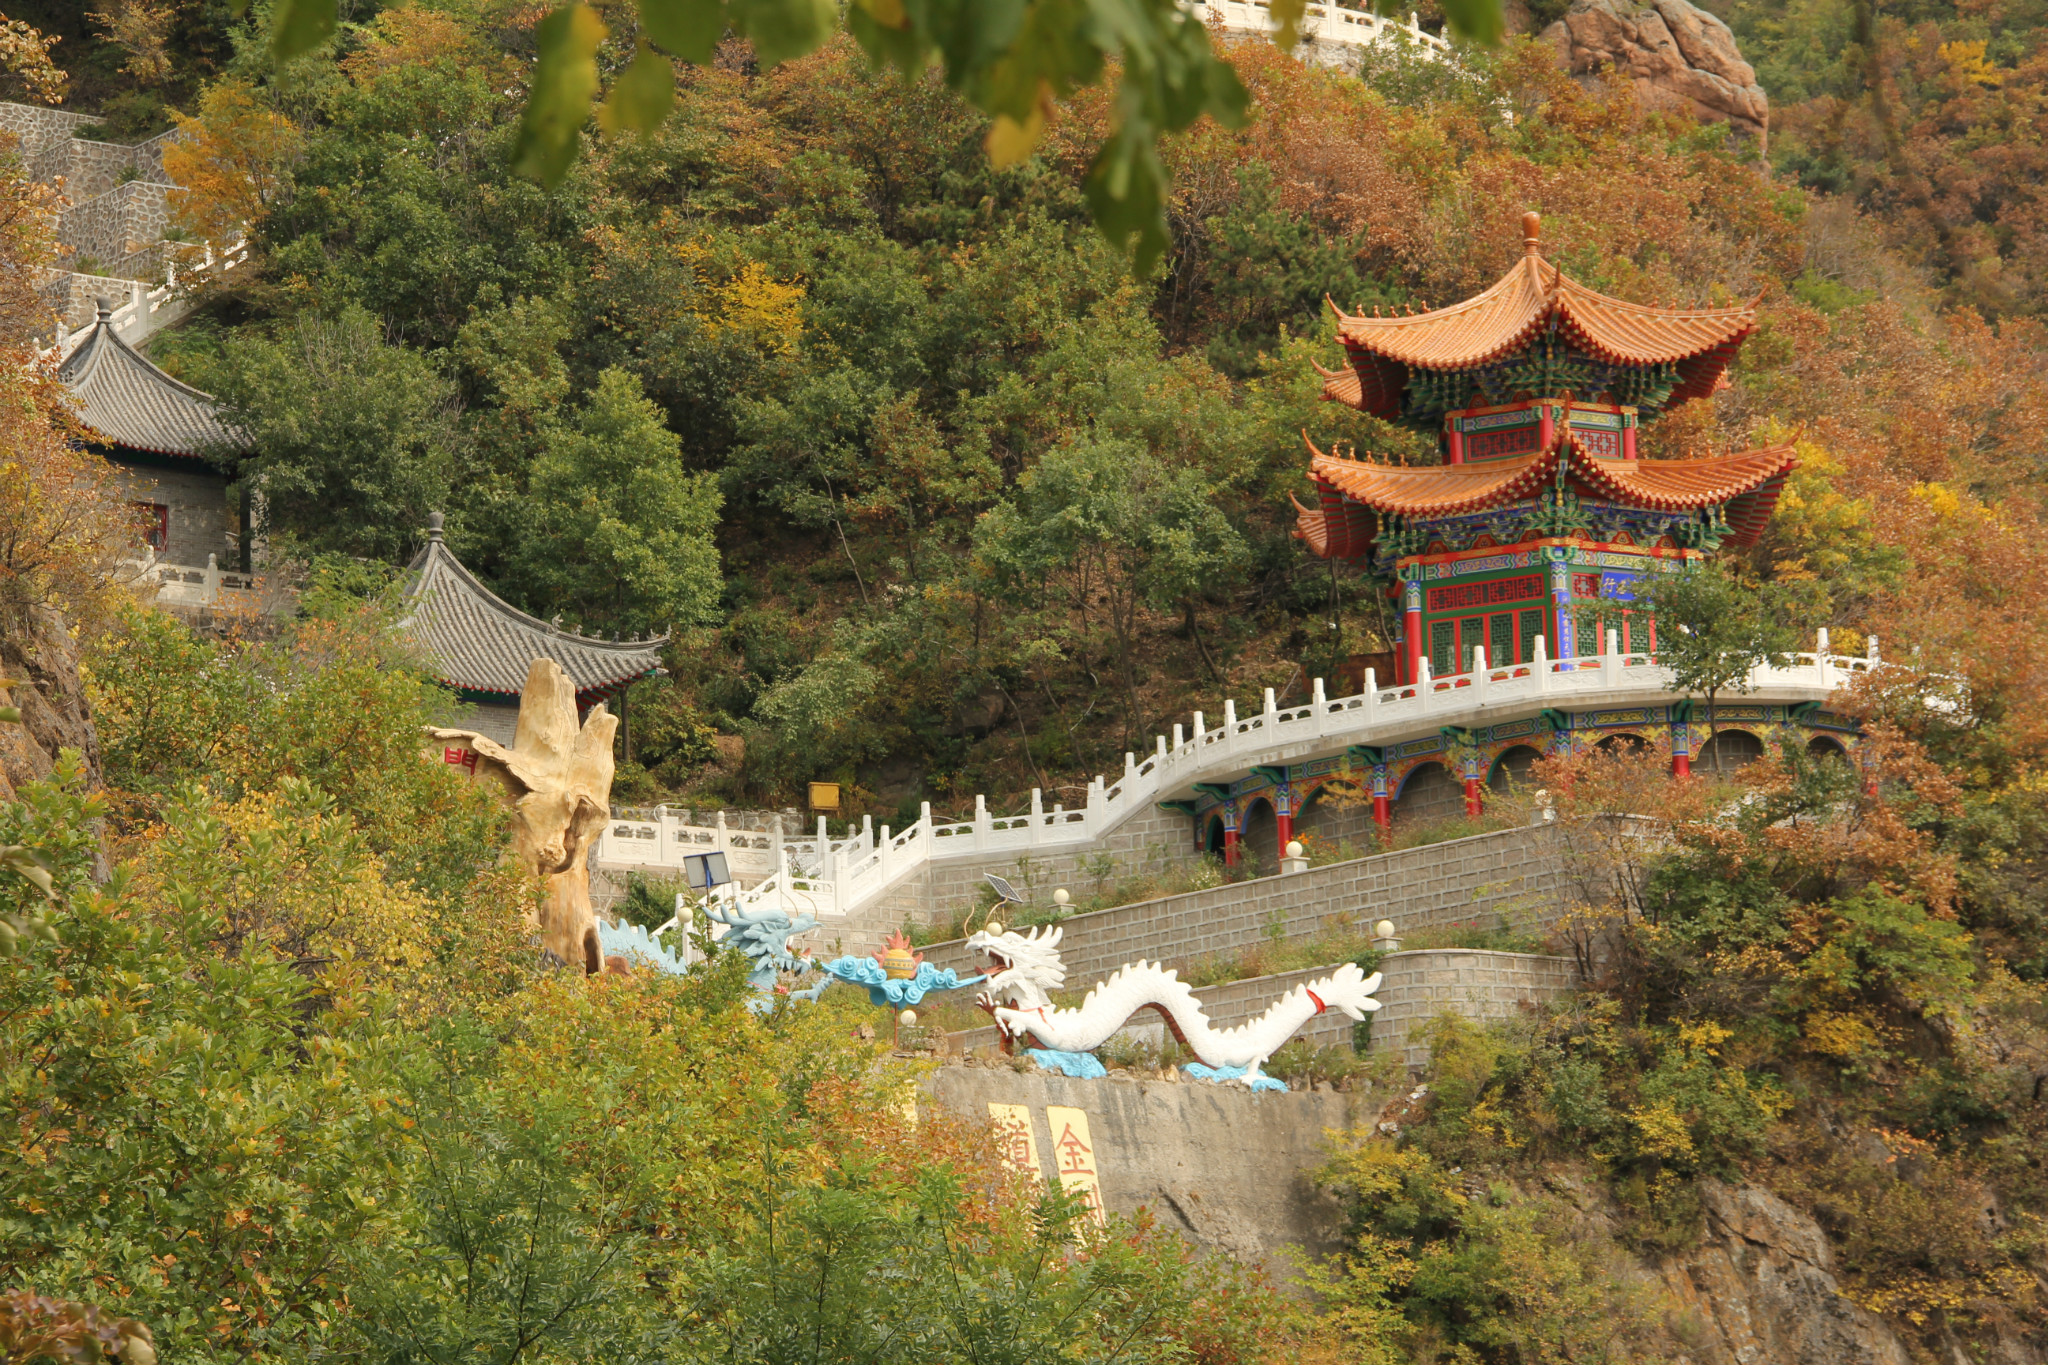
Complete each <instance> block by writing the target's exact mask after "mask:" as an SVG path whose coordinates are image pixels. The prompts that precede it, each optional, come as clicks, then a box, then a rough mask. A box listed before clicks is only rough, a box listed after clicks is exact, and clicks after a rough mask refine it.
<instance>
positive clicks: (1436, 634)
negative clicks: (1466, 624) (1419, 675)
mask: <svg viewBox="0 0 2048 1365" xmlns="http://www.w3.org/2000/svg"><path fill="white" fill-rule="evenodd" d="M1457 639H1458V623H1457V622H1455V621H1432V622H1430V623H1429V671H1430V674H1431V675H1432V676H1434V677H1442V676H1443V675H1444V674H1446V673H1455V672H1456V671H1457V670H1456V669H1455V668H1453V667H1452V666H1451V661H1452V657H1453V656H1454V654H1455V653H1456V650H1457Z"/></svg>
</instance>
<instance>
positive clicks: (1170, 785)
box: [595, 631, 1879, 919]
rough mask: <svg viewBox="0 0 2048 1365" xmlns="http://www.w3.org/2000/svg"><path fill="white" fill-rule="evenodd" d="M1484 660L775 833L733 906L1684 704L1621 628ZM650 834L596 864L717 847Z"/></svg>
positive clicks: (811, 906)
mask: <svg viewBox="0 0 2048 1365" xmlns="http://www.w3.org/2000/svg"><path fill="white" fill-rule="evenodd" d="M1476 663H1477V666H1476V667H1474V668H1473V669H1472V670H1471V671H1470V672H1466V673H1459V674H1455V675H1449V676H1445V677H1442V678H1432V677H1430V676H1429V673H1428V667H1427V661H1425V663H1424V668H1423V677H1422V680H1421V681H1420V682H1418V683H1412V684H1404V685H1402V686H1398V687H1380V686H1379V685H1378V684H1377V680H1376V679H1375V677H1374V675H1373V674H1372V673H1371V672H1370V671H1368V672H1367V674H1366V687H1365V690H1364V691H1362V692H1360V693H1358V694H1357V695H1356V696H1350V697H1334V698H1333V697H1327V696H1325V695H1324V691H1323V681H1322V679H1320V678H1318V679H1316V681H1315V683H1314V686H1313V690H1312V695H1311V697H1310V699H1309V701H1308V702H1306V703H1305V704H1302V705H1299V706H1291V707H1286V708H1282V707H1280V706H1278V705H1277V704H1276V703H1275V700H1274V696H1273V691H1272V689H1271V688H1268V689H1266V694H1265V705H1264V707H1263V708H1262V709H1261V710H1259V711H1256V712H1252V713H1250V714H1248V715H1242V716H1241V715H1239V714H1238V711H1237V706H1236V703H1235V702H1231V701H1226V702H1224V703H1223V723H1222V724H1221V725H1218V726H1213V727H1212V726H1209V725H1207V724H1206V723H1205V722H1206V717H1205V716H1204V714H1203V713H1202V712H1199V711H1198V712H1196V713H1195V717H1194V725H1193V726H1192V728H1191V729H1190V730H1189V731H1187V732H1183V730H1182V727H1180V726H1178V725H1176V726H1174V727H1173V734H1172V736H1171V737H1170V738H1169V737H1168V736H1165V735H1160V736H1158V737H1157V738H1156V740H1155V744H1154V748H1153V752H1151V753H1150V754H1147V755H1145V756H1144V757H1143V758H1142V759H1141V758H1139V756H1138V755H1137V754H1135V753H1126V754H1125V755H1124V768H1123V772H1122V773H1120V774H1118V775H1117V776H1116V777H1114V778H1109V777H1097V778H1095V779H1094V780H1093V781H1092V782H1090V783H1089V785H1088V795H1087V800H1086V803H1085V804H1084V805H1083V806H1081V807H1080V808H1078V809H1074V810H1069V809H1067V808H1065V807H1064V806H1062V805H1054V806H1053V807H1052V808H1051V809H1050V810H1048V809H1046V808H1045V806H1044V803H1043V800H1042V798H1041V795H1040V793H1039V792H1038V791H1037V790H1036V789H1034V790H1033V791H1032V793H1031V808H1030V810H1029V811H1028V812H1025V813H1022V814H1017V815H1002V816H999V815H994V814H991V813H990V811H989V809H988V801H987V798H986V797H982V796H977V797H975V798H974V817H973V818H972V819H971V820H958V821H950V822H945V823H941V822H939V821H936V820H934V819H933V817H932V810H931V804H930V803H929V802H926V803H925V805H924V810H923V814H922V816H921V817H920V818H919V819H918V820H917V821H915V822H914V823H913V824H911V825H910V826H909V827H907V828H905V829H902V830H892V829H891V828H890V827H889V826H888V825H883V826H881V827H880V828H879V829H876V828H875V827H874V826H873V824H872V823H871V822H870V823H864V824H863V826H862V828H861V829H860V830H859V831H858V832H857V833H855V834H853V835H852V836H851V837H849V838H846V839H828V838H825V837H824V827H823V822H822V821H820V823H819V828H818V830H817V833H816V836H815V837H809V838H805V837H788V838H783V837H781V836H777V842H780V843H781V844H782V849H781V851H780V852H779V853H775V854H773V855H772V861H771V863H770V866H771V868H773V870H772V871H769V872H768V873H767V874H766V875H765V876H762V877H761V878H760V879H759V880H758V881H755V882H754V883H753V884H752V885H751V886H748V887H746V888H745V889H744V890H742V891H741V892H740V893H739V894H738V900H739V901H740V903H741V904H742V905H744V906H748V907H751V908H761V909H765V908H771V907H772V908H781V909H786V910H789V911H791V912H802V913H808V914H815V915H818V916H820V917H821V918H827V919H837V918H843V917H844V916H847V915H850V914H854V913H856V912H858V911H859V910H861V909H863V908H865V907H866V906H868V905H870V904H872V903H874V902H875V901H876V900H878V899H879V898H880V897H881V896H882V895H883V893H884V892H886V891H887V890H888V889H889V888H890V887H891V886H893V885H894V884H895V883H897V882H899V881H901V880H902V879H903V878H904V877H905V876H907V875H909V874H910V873H912V872H914V871H917V870H918V869H920V868H922V867H924V866H925V865H926V864H928V863H930V862H933V861H947V860H954V859H969V858H987V857H990V856H991V855H993V856H994V857H996V858H1014V857H1018V856H1026V855H1031V854H1034V853H1039V852H1052V851H1067V850H1073V849H1076V848H1086V847H1087V846H1089V845H1091V844H1093V843H1094V842H1096V841H1097V840H1099V839H1101V838H1102V837H1103V836H1104V835H1106V834H1108V833H1109V832H1110V831H1111V830H1112V829H1114V828H1116V827H1117V826H1118V825H1120V824H1122V823H1123V822H1124V821H1125V820H1128V819H1130V818H1131V817H1132V816H1134V815H1137V814H1140V813H1142V812H1145V811H1149V810H1151V809H1152V808H1153V807H1154V805H1155V804H1156V803H1157V802H1160V801H1167V800H1175V799H1179V798H1184V797H1187V796H1189V795H1192V794H1193V792H1194V790H1195V784H1196V783H1197V782H1207V781H1216V780H1218V779H1225V778H1229V777H1234V776H1239V775H1242V774H1243V773H1244V772H1245V771H1246V770H1248V769H1250V768H1252V767H1254V766H1256V765H1260V764H1270V763H1288V762H1298V761H1302V760H1305V759H1310V758H1314V757H1318V756H1321V755H1325V754H1331V753H1337V752H1341V751H1342V750H1344V749H1345V748H1348V747H1349V746H1351V745H1354V744H1364V745H1382V744H1389V743H1396V742H1399V741H1401V740H1406V739H1415V738H1420V737H1422V736H1424V735H1430V734H1434V733H1436V732H1437V731H1438V729H1440V728H1441V727H1443V726H1446V725H1458V726H1465V727H1477V726H1481V725H1490V724H1494V723H1497V722H1501V721H1506V720H1511V719H1515V718H1517V717H1520V716H1526V715H1530V714H1532V713H1534V712H1536V711H1540V710H1543V709H1545V708H1548V707H1552V706H1559V705H1564V706H1569V705H1572V704H1574V703H1577V704H1587V703H1597V704H1600V705H1603V706H1647V705H1658V704H1665V703H1669V702H1671V701H1675V700H1679V699H1681V698H1682V697H1683V696H1685V695H1686V694H1684V693H1681V692H1679V691H1677V690H1675V688H1674V687H1673V684H1672V680H1671V674H1670V671H1669V670H1668V669H1666V668H1664V667H1663V666H1662V665H1660V664H1658V663H1657V662H1656V660H1655V658H1654V657H1653V656H1652V655H1649V654H1643V653H1623V652H1622V651H1621V649H1620V647H1619V640H1618V638H1617V634H1616V632H1613V631H1609V632H1608V639H1607V652H1605V653H1602V654H1596V655H1586V656H1582V657H1579V658H1573V659H1546V658H1544V656H1543V640H1542V638H1541V637H1538V639H1537V642H1536V658H1535V659H1534V660H1533V661H1532V662H1530V663H1527V664H1514V665H1508V666H1504V667H1500V668H1491V667H1488V666H1486V663H1485V654H1484V653H1483V651H1482V652H1480V653H1479V654H1478V655H1477V656H1476ZM1878 666H1879V661H1878V658H1877V654H1876V651H1875V646H1874V645H1873V647H1872V652H1871V653H1870V654H1869V655H1868V656H1862V657H1859V656H1852V655H1840V654H1830V653H1828V652H1827V638H1826V634H1825V632H1823V633H1822V636H1821V640H1820V648H1819V649H1818V650H1816V651H1814V652H1811V653H1801V654H1795V655H1793V656H1791V658H1790V660H1789V661H1788V663H1787V665H1786V666H1785V667H1782V668H1778V667H1771V666H1762V667H1758V668H1756V669H1753V670H1752V671H1751V673H1750V675H1749V677H1748V679H1747V680H1746V684H1745V685H1744V686H1743V687H1742V688H1741V689H1739V690H1740V691H1742V692H1743V693H1744V694H1745V695H1747V696H1749V697H1754V698H1758V699H1761V700H1765V701H1774V702H1803V701H1825V700H1826V699H1827V698H1828V697H1829V696H1831V695H1832V694H1833V693H1834V692H1835V691H1836V690H1837V689H1839V688H1841V687H1843V686H1845V685H1847V684H1848V682H1849V681H1850V680H1851V679H1852V678H1854V677H1855V676H1856V675H1857V674H1859V673H1865V672H1868V671H1870V670H1872V669H1875V668H1877V667H1878ZM651 825H652V822H646V821H629V820H614V821H612V822H611V823H610V824H609V825H608V826H607V827H606V830H605V833H604V834H603V836H602V837H601V838H600V840H599V843H598V847H597V850H596V857H595V861H596V862H599V863H602V864H606V865H610V866H617V865H622V864H632V865H639V866H650V865H652V866H666V865H667V864H666V863H665V862H663V861H662V860H661V858H660V855H661V854H662V853H663V852H664V851H666V850H671V849H673V850H677V856H676V861H677V864H678V865H679V864H680V857H681V852H682V851H683V850H690V851H696V850H699V849H701V848H702V847H703V846H704V843H706V842H709V840H702V841H700V840H699V839H698V838H697V835H696V832H695V831H694V830H679V831H664V830H659V829H656V828H652V827H651ZM792 834H794V832H793V831H792ZM650 854H652V855H654V856H652V857H650V856H649V855H650Z"/></svg>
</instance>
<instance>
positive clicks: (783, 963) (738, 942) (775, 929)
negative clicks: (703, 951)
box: [705, 907, 818, 986]
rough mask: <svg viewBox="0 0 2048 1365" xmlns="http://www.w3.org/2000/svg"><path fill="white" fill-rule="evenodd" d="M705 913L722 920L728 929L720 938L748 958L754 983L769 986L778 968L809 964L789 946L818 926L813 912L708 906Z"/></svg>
mask: <svg viewBox="0 0 2048 1365" xmlns="http://www.w3.org/2000/svg"><path fill="white" fill-rule="evenodd" d="M705 915H706V916H707V917H708V918H709V919H711V920H712V921H713V922H715V923H718V924H723V925H725V926H726V927H727V930H728V932H727V933H726V935H725V937H724V939H723V940H722V941H723V942H724V943H725V944H726V945H727V946H729V947H731V948H734V949H737V950H738V951H739V952H740V953H742V954H744V955H745V956H746V957H748V958H749V959H751V960H752V961H753V964H754V969H753V971H752V972H750V973H749V974H748V979H749V980H751V981H753V982H754V983H755V984H756V985H757V986H772V985H774V983H775V977H776V974H777V973H779V972H800V971H803V970H805V969H806V968H807V967H808V966H809V965H810V960H809V958H807V957H799V956H797V955H796V954H795V953H792V952H791V951H790V950H789V941H790V939H792V938H795V937H796V936H797V935H799V934H806V933H809V932H810V931H811V930H813V929H815V928H817V927H818V920H817V917H816V916H814V915H794V916H792V915H788V914H785V913H784V912H782V911H780V910H757V911H752V912H749V911H746V910H741V909H738V908H735V909H733V910H731V911H725V910H721V909H719V908H717V907H712V908H709V909H707V910H706V911H705Z"/></svg>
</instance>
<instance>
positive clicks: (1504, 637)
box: [1486, 611, 1515, 664]
mask: <svg viewBox="0 0 2048 1365" xmlns="http://www.w3.org/2000/svg"><path fill="white" fill-rule="evenodd" d="M1514 661H1515V614H1514V613H1513V612H1511V611H1504V612H1501V613H1499V614H1498V615H1496V616H1494V617H1493V618H1491V619H1490V620H1488V621H1487V623H1486V662H1487V663H1488V664H1511V663H1513V662H1514Z"/></svg>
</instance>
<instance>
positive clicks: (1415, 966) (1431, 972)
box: [1372, 948, 1579, 1069]
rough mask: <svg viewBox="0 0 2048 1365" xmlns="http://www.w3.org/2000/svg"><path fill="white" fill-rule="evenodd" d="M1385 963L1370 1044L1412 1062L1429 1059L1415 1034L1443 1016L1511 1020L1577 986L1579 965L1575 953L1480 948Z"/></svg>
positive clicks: (1416, 954) (1418, 953)
mask: <svg viewBox="0 0 2048 1365" xmlns="http://www.w3.org/2000/svg"><path fill="white" fill-rule="evenodd" d="M1380 970H1381V971H1382V972H1384V973H1385V974H1386V980H1385V981H1383V982H1381V983H1380V989H1379V1001H1380V1008H1379V1010H1378V1011H1377V1012H1376V1013H1375V1014H1374V1015H1373V1017H1372V1050H1373V1051H1374V1052H1395V1053H1398V1054H1399V1055H1400V1057H1401V1060H1402V1061H1403V1062H1404V1063H1405V1064H1406V1065H1407V1066H1408V1067H1410V1068H1411V1069H1420V1068H1422V1067H1424V1066H1427V1065H1428V1064H1429V1049H1428V1047H1426V1046H1424V1045H1423V1044H1422V1043H1420V1042H1416V1041H1411V1039H1412V1038H1413V1037H1414V1035H1415V1033H1416V1031H1417V1030H1418V1029H1419V1028H1420V1026H1421V1025H1423V1024H1425V1023H1427V1022H1428V1021H1429V1020H1431V1019H1434V1018H1435V1017H1436V1016H1437V1015H1439V1014H1443V1013H1445V1012H1447V1011H1448V1012H1451V1013H1456V1014H1462V1015H1464V1016H1465V1017H1466V1018H1467V1019H1473V1020H1479V1021H1485V1020H1488V1019H1512V1018H1514V1017H1515V1016H1516V1015H1517V1014H1519V1013H1521V1010H1522V1007H1523V1006H1524V1005H1527V1004H1540V1003H1542V1002H1544V1001H1548V1000H1555V999H1557V998H1558V997H1560V996H1562V995H1565V994H1567V993H1568V992H1570V991H1573V990H1576V989H1577V988H1578V985H1579V969H1578V964H1577V963H1576V962H1574V961H1573V960H1572V959H1571V958H1568V957H1547V956H1542V955H1539V954H1536V953H1496V952H1490V951H1486V950H1483V949H1477V948H1423V949H1416V950H1413V951H1408V952H1399V953H1388V954H1387V955H1386V956H1385V957H1383V958H1381V959H1380Z"/></svg>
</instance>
